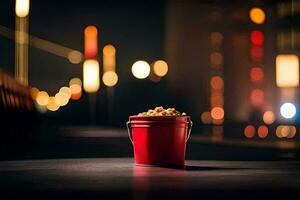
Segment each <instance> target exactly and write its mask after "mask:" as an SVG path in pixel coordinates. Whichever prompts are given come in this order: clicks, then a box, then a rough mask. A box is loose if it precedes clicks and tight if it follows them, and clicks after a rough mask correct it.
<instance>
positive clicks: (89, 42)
mask: <svg viewBox="0 0 300 200" xmlns="http://www.w3.org/2000/svg"><path fill="white" fill-rule="evenodd" d="M84 54H85V56H86V58H88V59H94V58H96V57H97V54H98V30H97V28H96V27H95V26H88V27H86V28H85V29H84Z"/></svg>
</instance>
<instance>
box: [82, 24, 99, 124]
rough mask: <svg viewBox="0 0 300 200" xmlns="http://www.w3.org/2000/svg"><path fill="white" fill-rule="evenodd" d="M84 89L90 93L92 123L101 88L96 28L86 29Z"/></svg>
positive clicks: (89, 27)
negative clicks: (98, 92) (97, 93)
mask: <svg viewBox="0 0 300 200" xmlns="http://www.w3.org/2000/svg"><path fill="white" fill-rule="evenodd" d="M84 54H85V59H86V60H85V61H84V62H83V89H84V90H85V91H86V92H87V93H89V100H90V118H91V123H92V124H94V123H95V119H96V102H97V99H96V92H97V91H98V90H99V88H100V67H99V62H98V60H97V59H98V58H97V57H98V30H97V28H96V27H95V26H88V27H86V28H85V29H84Z"/></svg>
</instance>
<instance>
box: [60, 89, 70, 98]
mask: <svg viewBox="0 0 300 200" xmlns="http://www.w3.org/2000/svg"><path fill="white" fill-rule="evenodd" d="M59 93H63V94H65V95H66V96H67V97H68V98H69V99H70V98H71V95H72V92H71V89H70V88H69V87H62V88H60V90H59Z"/></svg>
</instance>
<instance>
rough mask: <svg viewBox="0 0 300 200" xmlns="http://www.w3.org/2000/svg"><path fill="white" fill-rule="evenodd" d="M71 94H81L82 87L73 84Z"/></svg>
mask: <svg viewBox="0 0 300 200" xmlns="http://www.w3.org/2000/svg"><path fill="white" fill-rule="evenodd" d="M70 90H71V94H72V95H73V94H78V93H81V86H80V85H77V84H73V85H71V86H70Z"/></svg>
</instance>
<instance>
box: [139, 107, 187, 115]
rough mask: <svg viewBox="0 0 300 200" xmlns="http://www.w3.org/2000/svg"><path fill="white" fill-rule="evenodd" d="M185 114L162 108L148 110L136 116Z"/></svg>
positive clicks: (173, 109)
mask: <svg viewBox="0 0 300 200" xmlns="http://www.w3.org/2000/svg"><path fill="white" fill-rule="evenodd" d="M185 115H186V113H185V112H182V113H181V112H179V111H177V110H176V109H175V108H167V109H164V107H162V106H158V107H155V108H154V109H149V110H148V111H147V112H141V113H139V114H138V115H137V116H143V117H145V116H185Z"/></svg>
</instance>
